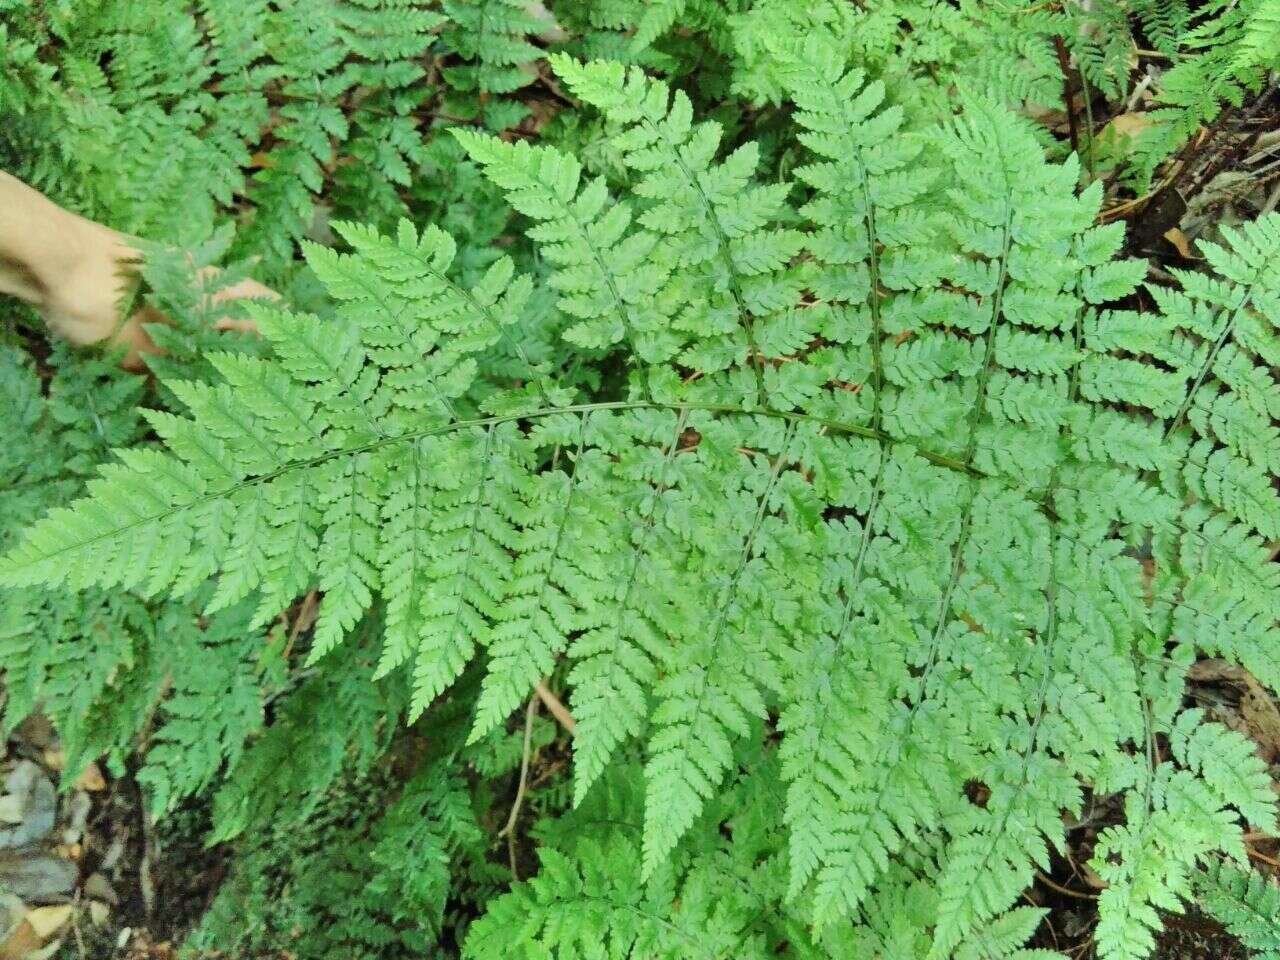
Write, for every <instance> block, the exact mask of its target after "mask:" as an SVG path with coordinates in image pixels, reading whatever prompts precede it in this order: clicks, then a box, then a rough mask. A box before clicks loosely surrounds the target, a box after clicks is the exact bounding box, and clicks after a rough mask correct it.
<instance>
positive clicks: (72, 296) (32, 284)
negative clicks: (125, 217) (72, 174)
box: [0, 172, 278, 369]
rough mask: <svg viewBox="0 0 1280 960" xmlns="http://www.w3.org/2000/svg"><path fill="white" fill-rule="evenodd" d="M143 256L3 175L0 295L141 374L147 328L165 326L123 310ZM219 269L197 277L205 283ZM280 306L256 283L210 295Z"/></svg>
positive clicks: (242, 326) (239, 324)
mask: <svg viewBox="0 0 1280 960" xmlns="http://www.w3.org/2000/svg"><path fill="white" fill-rule="evenodd" d="M140 261H141V254H140V253H139V252H138V250H137V249H136V247H134V246H133V245H132V244H131V243H130V241H129V239H128V238H127V237H126V236H125V235H124V234H122V233H118V232H117V231H115V230H111V229H110V228H108V227H105V226H103V225H102V224H99V223H94V222H93V221H92V220H87V219H85V218H84V217H81V216H78V215H76V214H74V213H71V212H70V211H67V210H64V209H62V208H61V207H59V206H58V205H57V204H55V203H53V202H52V201H51V200H49V199H48V198H47V197H45V196H44V195H42V194H41V193H39V192H38V191H36V190H34V189H32V188H31V187H28V186H27V185H26V184H24V183H22V181H20V180H18V179H16V178H14V177H12V176H9V175H8V174H6V173H3V172H0V293H9V294H12V295H14V296H17V297H19V298H20V299H22V300H25V301H27V302H28V303H30V304H31V305H32V306H33V307H34V308H35V309H36V310H37V311H38V312H39V313H40V315H41V316H42V317H43V318H44V320H45V322H46V323H47V324H48V325H49V330H50V331H51V332H52V333H54V334H56V335H57V336H60V337H63V338H65V339H66V340H69V341H70V342H71V343H74V344H78V345H85V344H92V343H105V344H107V345H110V346H122V347H124V348H125V354H124V358H123V361H122V363H123V365H124V366H125V367H127V368H129V369H139V368H140V367H141V366H142V355H143V354H144V353H153V352H155V351H156V349H157V348H156V346H155V344H154V343H153V342H152V341H151V338H150V337H148V336H147V333H146V330H145V329H144V325H145V324H148V323H165V322H167V320H168V318H167V317H165V316H164V315H163V314H161V313H160V312H159V311H157V310H155V309H154V308H152V307H149V306H143V307H141V308H140V309H138V310H136V311H134V312H133V313H132V314H130V315H129V316H128V317H122V316H121V315H120V304H121V303H122V302H123V301H124V299H125V295H126V293H127V291H128V290H129V288H130V286H131V285H132V284H134V283H136V282H137V277H138V267H139V264H140ZM216 272H217V271H216V268H205V269H204V270H202V271H200V277H201V279H202V280H207V279H209V278H210V275H211V274H215V273H216ZM250 298H265V299H273V300H274V299H278V294H276V292H275V291H273V290H272V289H270V288H269V287H266V286H264V285H263V284H261V283H258V282H257V281H256V280H242V281H240V282H239V283H236V284H233V285H231V286H229V287H225V288H223V289H221V290H218V291H217V292H215V293H213V294H211V295H210V297H209V299H210V301H211V303H213V304H217V303H222V302H226V301H230V300H240V299H250ZM217 327H218V329H237V330H249V331H252V330H253V329H254V327H253V324H252V321H248V320H230V319H228V320H223V321H220V322H219V323H218V324H217Z"/></svg>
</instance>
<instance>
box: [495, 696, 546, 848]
mask: <svg viewBox="0 0 1280 960" xmlns="http://www.w3.org/2000/svg"><path fill="white" fill-rule="evenodd" d="M540 702H541V701H540V700H539V698H538V697H530V698H529V708H528V709H527V710H525V712H524V753H523V754H522V755H521V757H520V784H519V786H517V787H516V799H515V801H514V802H513V803H512V804H511V813H510V815H508V817H507V825H506V826H505V827H503V828H502V829H501V830H500V831H498V836H500V837H507V836H509V835H510V834H511V831H512V830H514V829H515V826H516V819H517V818H518V817H519V816H520V805H521V804H522V803H524V791H525V788H526V787H527V786H528V783H529V754H530V753H531V751H532V747H533V718H534V715H535V714H537V712H538V704H539V703H540ZM510 842H511V841H510V840H508V843H510ZM512 862H513V863H514V855H513V859H512ZM513 872H514V871H513Z"/></svg>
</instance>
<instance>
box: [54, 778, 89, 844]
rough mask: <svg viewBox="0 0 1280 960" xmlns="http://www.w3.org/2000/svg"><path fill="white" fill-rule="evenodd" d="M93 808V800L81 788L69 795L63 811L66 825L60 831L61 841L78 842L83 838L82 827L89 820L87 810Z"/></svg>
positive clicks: (83, 827)
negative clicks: (68, 800) (69, 799)
mask: <svg viewBox="0 0 1280 960" xmlns="http://www.w3.org/2000/svg"><path fill="white" fill-rule="evenodd" d="M92 808H93V801H92V800H90V799H89V795H88V794H87V793H85V792H84V791H83V790H77V791H76V792H75V793H73V794H72V795H71V801H70V803H68V804H67V810H66V813H65V819H66V826H65V827H64V828H63V831H62V842H63V843H79V842H80V841H81V840H82V839H83V838H84V829H85V826H86V825H87V824H88V822H89V811H90V810H91V809H92Z"/></svg>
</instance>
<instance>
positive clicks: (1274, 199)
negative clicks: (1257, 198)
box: [1258, 182, 1280, 217]
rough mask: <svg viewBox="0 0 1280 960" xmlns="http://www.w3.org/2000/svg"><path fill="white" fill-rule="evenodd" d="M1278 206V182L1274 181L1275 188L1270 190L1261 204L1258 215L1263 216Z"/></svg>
mask: <svg viewBox="0 0 1280 960" xmlns="http://www.w3.org/2000/svg"><path fill="white" fill-rule="evenodd" d="M1277 206H1280V182H1277V183H1276V186H1275V189H1274V190H1272V191H1271V196H1269V197H1267V202H1266V203H1264V204H1263V205H1262V209H1261V210H1259V211H1258V216H1260V217H1265V216H1266V215H1267V214H1268V213H1270V212H1271V211H1272V210H1274V209H1275V208H1276V207H1277Z"/></svg>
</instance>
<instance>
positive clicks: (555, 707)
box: [533, 680, 578, 736]
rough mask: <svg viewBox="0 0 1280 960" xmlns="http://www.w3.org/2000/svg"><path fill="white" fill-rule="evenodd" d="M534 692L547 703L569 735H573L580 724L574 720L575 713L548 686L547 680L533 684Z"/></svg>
mask: <svg viewBox="0 0 1280 960" xmlns="http://www.w3.org/2000/svg"><path fill="white" fill-rule="evenodd" d="M533 690H534V692H535V693H536V694H537V695H538V699H539V700H541V701H542V702H543V703H544V704H546V707H547V712H548V713H549V714H551V715H552V716H553V717H555V718H556V722H557V723H559V724H560V726H562V727H564V729H565V732H566V733H568V734H569V736H573V734H574V731H575V730H577V729H578V724H577V723H576V722H574V719H573V714H572V713H570V712H569V708H568V707H566V706H565V705H564V704H563V703H562V702H561V700H560V698H559V697H557V696H556V695H555V694H554V693H552V692H551V689H550V688H549V687H548V686H547V681H546V680H539V681H538V682H537V683H536V684H534V686H533Z"/></svg>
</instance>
